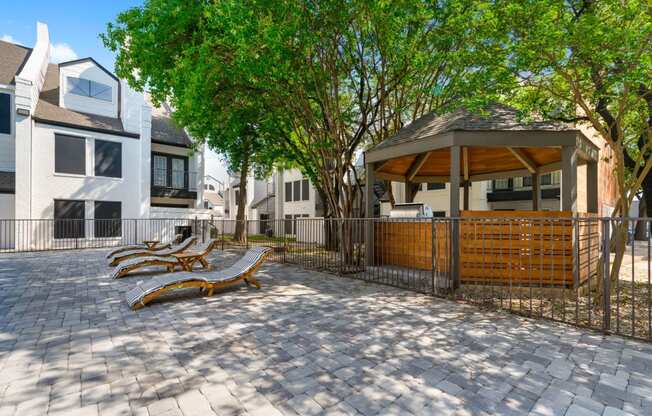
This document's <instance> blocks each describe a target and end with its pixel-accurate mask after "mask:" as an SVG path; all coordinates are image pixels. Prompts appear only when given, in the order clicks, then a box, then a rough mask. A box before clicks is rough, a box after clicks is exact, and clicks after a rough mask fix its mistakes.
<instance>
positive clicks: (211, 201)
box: [204, 175, 224, 217]
mask: <svg viewBox="0 0 652 416" xmlns="http://www.w3.org/2000/svg"><path fill="white" fill-rule="evenodd" d="M204 209H209V210H211V213H212V214H213V215H214V216H217V217H224V182H222V181H220V180H219V179H217V178H214V177H213V176H211V175H206V176H204Z"/></svg>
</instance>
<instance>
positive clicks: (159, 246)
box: [106, 243, 172, 259]
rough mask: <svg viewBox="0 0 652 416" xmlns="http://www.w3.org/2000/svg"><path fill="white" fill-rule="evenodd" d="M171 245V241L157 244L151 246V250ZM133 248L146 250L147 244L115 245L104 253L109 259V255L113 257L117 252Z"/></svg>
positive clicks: (162, 248)
mask: <svg viewBox="0 0 652 416" xmlns="http://www.w3.org/2000/svg"><path fill="white" fill-rule="evenodd" d="M171 245H172V243H165V244H159V245H157V246H156V247H154V248H152V249H151V251H159V250H165V249H168V248H170V246H171ZM133 250H148V248H147V245H146V244H144V243H141V244H131V245H127V246H122V247H116V248H114V249H113V250H111V251H110V252H109V253H108V254H107V255H106V258H107V259H110V258H111V257H114V256H116V255H117V254H120V253H124V252H125V251H133Z"/></svg>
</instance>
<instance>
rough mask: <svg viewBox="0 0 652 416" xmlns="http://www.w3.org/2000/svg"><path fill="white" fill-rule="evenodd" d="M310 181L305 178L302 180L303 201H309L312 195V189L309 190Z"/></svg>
mask: <svg viewBox="0 0 652 416" xmlns="http://www.w3.org/2000/svg"><path fill="white" fill-rule="evenodd" d="M309 184H310V182H309V181H308V179H304V180H302V181H301V200H302V201H307V200H308V198H309V197H310V191H309V186H310V185H309Z"/></svg>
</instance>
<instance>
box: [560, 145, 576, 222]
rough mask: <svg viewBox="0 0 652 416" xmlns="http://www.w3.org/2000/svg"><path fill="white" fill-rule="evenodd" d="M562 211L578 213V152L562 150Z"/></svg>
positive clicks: (573, 148) (568, 147)
mask: <svg viewBox="0 0 652 416" xmlns="http://www.w3.org/2000/svg"><path fill="white" fill-rule="evenodd" d="M561 210H562V211H570V212H572V213H573V214H576V213H577V150H576V148H575V146H562V148H561Z"/></svg>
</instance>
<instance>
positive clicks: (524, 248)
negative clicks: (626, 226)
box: [374, 211, 600, 287]
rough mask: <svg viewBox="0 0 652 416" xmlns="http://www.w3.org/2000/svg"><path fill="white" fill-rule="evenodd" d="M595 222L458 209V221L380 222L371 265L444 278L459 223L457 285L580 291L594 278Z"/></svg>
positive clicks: (567, 215) (561, 216) (565, 215)
mask: <svg viewBox="0 0 652 416" xmlns="http://www.w3.org/2000/svg"><path fill="white" fill-rule="evenodd" d="M592 218H596V216H595V215H593V214H581V215H579V216H576V217H575V218H573V217H572V215H571V213H570V212H543V211H502V212H501V211H463V212H462V215H461V218H460V219H458V220H457V219H433V220H419V219H411V220H398V221H394V220H389V221H381V222H377V223H376V224H375V226H374V242H375V247H374V263H375V264H376V265H378V266H397V267H404V268H414V269H421V270H433V269H434V270H435V271H436V272H438V273H448V272H449V270H451V254H452V251H453V249H452V242H451V238H450V237H451V235H452V234H451V233H452V230H453V229H454V228H456V227H454V226H453V224H454V222H459V226H458V227H457V228H458V229H459V237H460V238H459V241H460V243H459V251H458V253H457V255H458V256H459V267H460V269H459V270H460V282H461V283H462V284H489V285H516V286H541V287H544V286H545V287H577V286H578V285H581V284H582V283H583V282H584V281H586V280H587V279H588V277H589V275H595V274H596V273H597V260H598V257H599V245H600V238H599V231H600V224H599V222H598V221H596V220H591V219H592ZM433 234H434V238H433ZM433 241H434V245H433ZM576 270H577V272H576Z"/></svg>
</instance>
